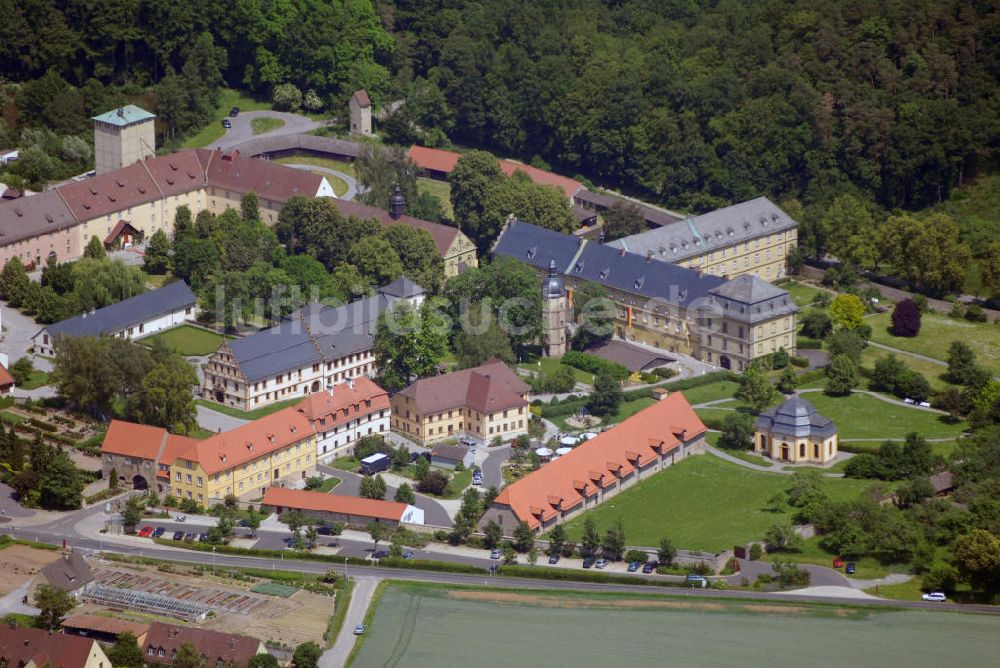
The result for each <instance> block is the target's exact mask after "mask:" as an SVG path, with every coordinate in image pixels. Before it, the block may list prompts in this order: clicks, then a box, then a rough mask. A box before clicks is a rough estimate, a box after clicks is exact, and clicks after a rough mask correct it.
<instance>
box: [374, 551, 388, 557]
mask: <svg viewBox="0 0 1000 668" xmlns="http://www.w3.org/2000/svg"><path fill="white" fill-rule="evenodd" d="M388 556H389V550H379V551H377V552H374V553H372V557H373V558H374V559H385V558H386V557H388Z"/></svg>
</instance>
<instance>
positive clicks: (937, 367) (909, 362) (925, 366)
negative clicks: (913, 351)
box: [861, 346, 954, 392]
mask: <svg viewBox="0 0 1000 668" xmlns="http://www.w3.org/2000/svg"><path fill="white" fill-rule="evenodd" d="M889 355H895V356H896V359H898V360H899V361H900V362H902V363H903V364H905V365H906V368H907V369H910V370H911V371H916V372H917V373H919V374H920V375H921V376H923V377H924V378H926V379H927V382H928V383H930V384H931V388H932V389H933V390H934V391H935V392H940V391H941V390H946V389H948V388H949V387H954V385H952V384H951V383H949V382H948V381H946V380H945V379H944V376H945V374H947V373H948V367H947V366H944V365H943V364H935V363H934V362H931V361H928V360H925V359H923V358H921V357H914V356H913V355H907V354H905V353H892V352H889V351H888V350H884V349H882V348H876V347H875V346H868V347H867V348H865V349H864V350H863V351H861V366H862V367H864V368H866V369H868V370H869V371H871V370H872V369H874V368H875V363H876V362H878V361H879V360H882V359H885V358H886V357H888V356H889Z"/></svg>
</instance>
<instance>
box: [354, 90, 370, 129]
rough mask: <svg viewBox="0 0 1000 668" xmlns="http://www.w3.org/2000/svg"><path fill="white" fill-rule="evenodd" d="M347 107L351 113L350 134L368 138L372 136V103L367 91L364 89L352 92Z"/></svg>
mask: <svg viewBox="0 0 1000 668" xmlns="http://www.w3.org/2000/svg"><path fill="white" fill-rule="evenodd" d="M348 107H349V108H350V112H351V134H352V135H368V136H370V135H371V134H372V101H371V98H369V97H368V91H366V90H364V89H361V90H356V91H354V95H352V96H351V101H350V102H349V103H348Z"/></svg>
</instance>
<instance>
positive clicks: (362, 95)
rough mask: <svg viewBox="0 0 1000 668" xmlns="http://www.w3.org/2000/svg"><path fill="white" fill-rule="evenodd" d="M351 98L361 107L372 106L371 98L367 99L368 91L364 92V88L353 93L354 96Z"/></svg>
mask: <svg viewBox="0 0 1000 668" xmlns="http://www.w3.org/2000/svg"><path fill="white" fill-rule="evenodd" d="M351 97H353V98H354V99H355V101H357V103H358V104H359V105H361V106H362V107H370V106H372V101H371V98H369V97H368V91H366V90H365V89H364V88H362V89H360V90H356V91H354V95H352V96H351Z"/></svg>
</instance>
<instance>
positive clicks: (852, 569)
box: [844, 561, 858, 575]
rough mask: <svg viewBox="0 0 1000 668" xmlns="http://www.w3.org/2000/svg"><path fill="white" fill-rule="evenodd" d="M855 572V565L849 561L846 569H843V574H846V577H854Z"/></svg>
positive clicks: (856, 568)
mask: <svg viewBox="0 0 1000 668" xmlns="http://www.w3.org/2000/svg"><path fill="white" fill-rule="evenodd" d="M857 570H858V567H857V565H855V563H854V562H853V561H850V562H848V563H847V567H846V568H845V569H844V572H845V573H847V574H848V575H854V572H855V571H857Z"/></svg>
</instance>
